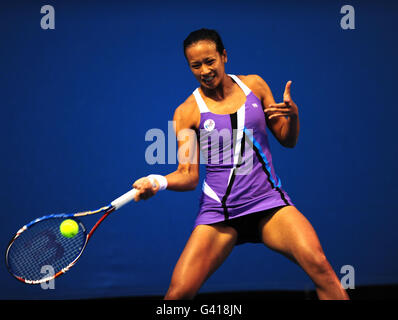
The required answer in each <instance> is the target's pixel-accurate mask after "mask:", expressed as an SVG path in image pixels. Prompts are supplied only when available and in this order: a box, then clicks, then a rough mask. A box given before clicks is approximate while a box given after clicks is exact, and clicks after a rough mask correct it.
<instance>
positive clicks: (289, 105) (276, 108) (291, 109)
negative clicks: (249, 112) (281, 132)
mask: <svg viewBox="0 0 398 320" xmlns="http://www.w3.org/2000/svg"><path fill="white" fill-rule="evenodd" d="M291 85H292V81H288V82H287V83H286V87H285V92H284V93H283V102H282V103H275V104H270V105H268V107H266V108H265V109H264V112H265V114H266V115H267V117H268V119H269V120H270V119H272V118H275V117H282V116H288V117H297V116H298V108H297V105H296V104H295V103H294V101H293V99H292V97H291V95H290V87H291Z"/></svg>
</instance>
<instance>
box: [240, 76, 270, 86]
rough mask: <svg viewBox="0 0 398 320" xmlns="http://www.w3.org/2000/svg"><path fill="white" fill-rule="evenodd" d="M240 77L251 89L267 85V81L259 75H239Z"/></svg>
mask: <svg viewBox="0 0 398 320" xmlns="http://www.w3.org/2000/svg"><path fill="white" fill-rule="evenodd" d="M238 77H239V79H241V80H242V81H243V82H244V83H245V84H246V85H247V86H249V87H250V86H262V85H264V84H266V82H265V80H264V79H263V78H262V77H260V76H259V75H258V74H248V75H239V76H238Z"/></svg>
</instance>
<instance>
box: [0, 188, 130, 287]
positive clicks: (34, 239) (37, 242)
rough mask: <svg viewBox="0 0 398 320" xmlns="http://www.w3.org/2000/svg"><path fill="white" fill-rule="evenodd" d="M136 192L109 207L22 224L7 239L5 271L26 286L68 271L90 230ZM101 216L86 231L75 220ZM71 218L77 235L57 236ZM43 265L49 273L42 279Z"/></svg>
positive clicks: (91, 233) (119, 199)
mask: <svg viewBox="0 0 398 320" xmlns="http://www.w3.org/2000/svg"><path fill="white" fill-rule="evenodd" d="M136 192H137V190H136V189H132V190H130V191H129V192H126V193H125V194H123V195H122V196H120V197H119V198H117V199H115V200H113V201H112V202H111V203H110V204H109V205H107V206H105V207H102V208H99V209H97V210H93V211H84V212H76V213H60V214H51V215H47V216H43V217H41V218H37V219H35V220H33V221H31V222H29V223H28V224H26V225H24V226H23V227H22V228H21V229H19V230H18V232H17V233H16V234H15V236H14V237H13V238H12V239H11V241H10V243H9V245H8V247H7V250H6V265H7V269H8V271H9V272H10V273H11V274H12V275H13V276H14V277H15V278H16V279H18V280H20V281H22V282H24V283H27V284H40V283H43V282H46V281H49V280H52V279H55V278H57V277H59V276H60V275H61V274H64V273H65V272H67V271H69V269H70V268H71V267H73V266H74V265H75V263H76V262H77V260H78V259H79V258H80V256H81V255H82V253H83V251H84V249H85V248H86V245H87V243H88V241H89V240H90V238H91V236H92V235H93V233H94V231H95V230H96V229H97V228H98V226H99V225H100V224H101V222H102V221H104V220H105V218H106V217H108V216H109V214H110V213H112V212H113V211H115V210H118V209H120V208H121V207H122V206H124V205H125V204H127V203H129V202H130V201H131V200H133V199H134V196H135V194H136ZM98 213H103V215H102V217H101V218H100V219H99V220H98V221H97V223H96V224H95V225H94V226H93V227H92V229H91V230H90V231H89V232H86V228H85V227H84V225H83V223H81V222H80V221H79V220H78V219H76V218H78V217H83V216H88V215H93V214H98ZM65 219H73V220H75V221H76V222H77V224H78V226H79V231H78V233H77V234H76V235H75V236H73V237H71V238H68V237H65V236H63V235H62V234H61V231H60V224H61V223H62V222H63V221H64V220H65ZM43 266H51V267H52V268H53V270H54V272H53V273H51V274H50V275H48V273H47V274H46V275H44V276H43V273H42V268H43Z"/></svg>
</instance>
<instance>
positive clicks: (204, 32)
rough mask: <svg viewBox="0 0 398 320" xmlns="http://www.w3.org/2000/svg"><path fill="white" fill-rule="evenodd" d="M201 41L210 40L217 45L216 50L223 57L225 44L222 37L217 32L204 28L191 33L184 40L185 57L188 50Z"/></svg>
mask: <svg viewBox="0 0 398 320" xmlns="http://www.w3.org/2000/svg"><path fill="white" fill-rule="evenodd" d="M201 40H209V41H212V42H214V43H215V44H216V50H217V52H218V53H219V54H220V55H221V54H223V52H224V44H223V43H222V40H221V37H220V35H219V34H218V32H217V31H216V30H211V29H206V28H202V29H199V30H196V31H193V32H191V33H190V34H189V35H188V37H187V38H186V39H185V40H184V56H185V58H186V57H187V55H186V53H185V51H186V49H187V48H188V47H189V46H190V45H192V44H194V43H196V42H199V41H201Z"/></svg>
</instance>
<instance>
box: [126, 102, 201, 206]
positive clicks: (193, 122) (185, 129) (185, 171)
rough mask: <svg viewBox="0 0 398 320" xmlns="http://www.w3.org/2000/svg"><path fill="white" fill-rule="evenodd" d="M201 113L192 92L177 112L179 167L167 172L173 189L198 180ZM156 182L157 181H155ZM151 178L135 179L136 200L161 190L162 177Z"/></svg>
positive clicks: (187, 186)
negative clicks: (160, 181)
mask: <svg viewBox="0 0 398 320" xmlns="http://www.w3.org/2000/svg"><path fill="white" fill-rule="evenodd" d="M199 122H200V113H199V110H198V108H197V105H196V102H195V100H194V98H193V97H192V96H190V97H189V98H188V99H187V100H186V101H185V102H184V103H182V104H181V105H180V106H179V107H178V108H177V109H176V110H175V112H174V117H173V124H174V131H175V133H176V137H177V145H178V154H177V158H178V167H177V170H176V171H174V172H172V173H170V174H168V175H166V176H165V178H166V180H167V189H168V190H174V191H190V190H194V189H195V188H196V186H197V184H198V181H199V144H198V142H197V138H196V131H195V130H196V129H197V128H198V127H199ZM153 182H154V183H153ZM153 182H152V181H150V179H148V177H142V178H140V179H138V180H137V181H135V182H134V184H133V188H135V189H137V190H138V192H137V194H136V196H135V198H134V200H135V201H139V200H141V199H143V200H146V199H149V198H150V197H152V196H154V195H155V194H156V193H157V192H158V190H159V181H157V180H156V178H155V179H154V181H153Z"/></svg>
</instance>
